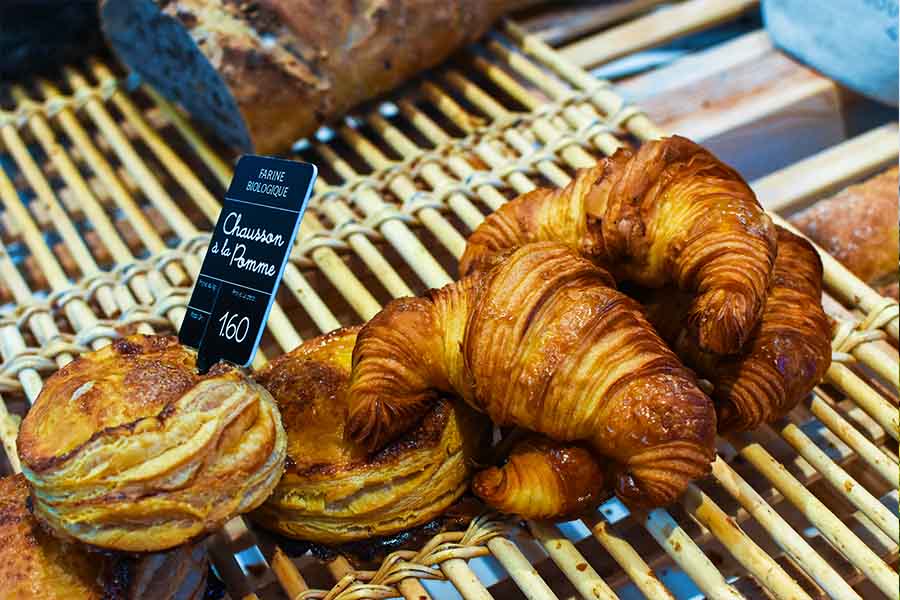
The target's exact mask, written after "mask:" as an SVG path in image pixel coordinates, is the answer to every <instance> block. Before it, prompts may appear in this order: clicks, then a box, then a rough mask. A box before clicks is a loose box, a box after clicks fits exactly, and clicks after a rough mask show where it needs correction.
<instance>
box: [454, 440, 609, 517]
mask: <svg viewBox="0 0 900 600" xmlns="http://www.w3.org/2000/svg"><path fill="white" fill-rule="evenodd" d="M605 484H606V481H605V477H604V467H603V466H602V465H601V463H600V462H599V461H598V460H597V458H596V457H595V456H594V455H593V454H592V453H591V451H590V450H589V449H587V448H583V447H581V446H578V445H575V444H568V443H563V442H557V441H554V440H551V439H549V438H546V437H542V436H538V435H531V436H530V437H528V438H526V439H524V440H522V441H520V442H518V443H517V444H516V445H515V447H513V449H512V452H511V453H510V455H509V458H508V460H507V462H506V464H504V465H503V466H502V467H499V468H497V467H490V468H488V469H485V470H483V471H480V472H479V473H478V474H477V475H476V476H475V479H474V480H473V481H472V491H473V492H475V494H476V495H477V496H478V497H479V498H481V499H482V500H484V501H485V502H486V503H487V504H489V505H490V506H493V507H494V508H496V509H497V510H500V511H502V512H505V513H510V514H517V515H521V516H522V517H524V518H526V519H549V518H558V517H564V516H575V515H577V514H578V513H580V512H584V511H586V510H590V509H592V508H594V507H596V506H597V505H598V504H600V502H602V501H603V500H604V499H605V498H606V497H608V496H609V492H608V488H607V486H606V485H605Z"/></svg>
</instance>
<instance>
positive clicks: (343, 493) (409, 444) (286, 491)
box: [252, 328, 489, 544]
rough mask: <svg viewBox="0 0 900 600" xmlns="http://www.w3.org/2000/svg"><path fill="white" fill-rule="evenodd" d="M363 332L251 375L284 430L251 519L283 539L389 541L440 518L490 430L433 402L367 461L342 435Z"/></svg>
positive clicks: (340, 333)
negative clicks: (283, 456) (272, 482)
mask: <svg viewBox="0 0 900 600" xmlns="http://www.w3.org/2000/svg"><path fill="white" fill-rule="evenodd" d="M358 331H359V328H348V329H340V330H337V331H334V332H332V333H330V334H327V335H325V336H321V337H319V338H316V339H313V340H309V341H307V342H304V343H303V344H302V345H300V346H299V347H297V348H296V349H294V350H293V351H292V352H290V353H288V354H285V355H283V356H281V357H278V358H277V359H275V360H274V361H272V362H271V363H270V364H268V365H266V367H265V368H264V369H263V370H261V371H260V372H258V373H257V374H256V379H257V381H259V382H260V383H261V384H262V385H263V386H264V387H266V388H267V389H268V390H269V391H270V392H271V393H272V395H273V396H274V398H275V400H276V402H277V403H278V407H279V408H280V410H281V413H282V418H283V420H284V425H285V429H286V431H287V439H288V445H287V456H288V457H287V465H288V466H287V469H286V471H285V474H284V477H283V478H282V479H281V482H280V483H279V484H278V486H277V487H276V488H275V491H274V493H273V494H272V496H271V497H270V498H269V499H268V500H267V501H266V503H265V504H263V505H262V506H261V507H260V508H259V509H257V510H256V511H254V512H253V513H252V518H253V519H254V520H256V521H257V522H259V523H260V524H261V525H263V526H264V527H266V528H268V529H271V530H273V531H277V532H278V533H281V534H283V535H286V536H289V537H292V538H297V539H303V540H310V541H315V542H318V543H323V544H338V543H344V542H349V541H355V540H360V539H365V538H370V537H373V536H384V535H392V534H395V533H398V532H400V531H403V530H405V529H409V528H410V527H414V526H417V525H421V524H423V523H426V522H428V521H430V520H432V519H434V518H436V517H437V516H438V515H440V514H441V513H442V512H443V511H444V510H445V509H446V508H447V507H448V506H450V504H452V503H453V502H455V501H456V500H457V499H458V498H459V497H460V496H461V495H462V494H463V493H464V492H465V491H466V489H467V488H468V484H469V479H470V476H471V469H472V467H471V465H472V464H473V462H474V460H475V456H476V453H477V451H478V449H479V446H480V445H482V443H485V444H486V443H487V438H486V434H487V433H488V432H489V423H488V421H487V420H486V419H484V418H483V417H481V416H479V415H477V414H475V413H474V412H473V411H472V410H471V409H469V408H468V407H466V406H465V405H459V406H454V405H453V404H452V403H451V402H449V401H448V400H445V399H440V400H438V401H437V402H436V403H435V405H434V406H433V407H431V408H430V409H429V410H428V412H427V413H426V414H425V415H424V416H423V417H422V418H421V419H420V420H418V421H417V422H416V423H415V424H414V425H413V426H412V427H411V428H410V429H409V430H408V431H406V432H405V433H404V435H403V436H401V437H400V438H399V439H397V440H395V441H394V442H393V443H391V444H390V445H388V446H387V447H386V448H384V449H382V450H381V451H380V452H377V453H374V454H371V453H369V451H368V450H367V448H365V447H364V446H362V445H361V444H358V443H356V442H354V441H352V440H351V439H350V438H349V436H347V435H346V434H345V420H346V417H347V395H346V391H347V385H348V383H349V380H350V365H351V356H352V352H353V346H354V344H355V343H356V338H357V333H358Z"/></svg>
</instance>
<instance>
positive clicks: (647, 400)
mask: <svg viewBox="0 0 900 600" xmlns="http://www.w3.org/2000/svg"><path fill="white" fill-rule="evenodd" d="M439 392H445V393H448V392H450V393H456V394H458V395H459V396H460V397H461V398H462V399H464V400H465V401H466V403H467V404H469V405H470V406H472V407H473V408H475V409H477V410H479V411H481V412H483V413H485V414H486V415H487V416H488V417H490V419H491V420H492V421H493V422H494V423H496V424H497V425H500V426H517V427H521V428H523V429H527V430H530V431H532V432H536V433H540V434H543V435H544V436H545V437H548V438H550V439H553V440H557V441H559V442H577V443H579V445H583V447H585V448H589V449H590V450H591V451H592V452H593V453H595V454H596V455H597V457H598V458H601V459H602V460H606V461H607V462H608V463H611V464H610V467H609V481H610V485H611V486H612V487H614V489H615V492H616V494H617V495H618V496H619V498H620V499H622V500H623V501H624V502H625V503H626V504H628V505H629V506H631V507H632V508H649V507H657V506H664V505H666V504H670V503H671V502H673V501H674V500H675V499H676V498H677V497H678V496H679V495H680V494H681V493H682V492H683V491H684V489H685V488H686V487H687V485H688V483H689V482H690V481H691V480H693V479H697V478H699V477H702V476H704V475H706V474H707V473H709V470H710V463H711V462H712V459H713V457H714V456H715V433H716V415H715V411H714V407H713V404H712V402H711V401H710V400H709V398H707V397H706V396H705V395H704V394H703V392H701V391H700V389H699V388H698V387H697V382H696V379H695V377H694V375H693V373H692V372H691V371H689V370H688V369H687V368H685V367H684V366H683V365H682V364H681V363H680V362H679V360H678V358H677V357H676V356H675V355H674V354H673V353H672V351H671V350H670V349H669V347H668V346H666V344H665V343H664V342H663V341H662V340H661V339H660V338H659V336H658V335H657V334H656V332H655V331H654V329H653V328H652V327H651V326H650V324H649V323H648V322H647V321H646V319H645V318H644V315H643V312H642V309H641V307H640V305H638V304H637V302H635V301H634V300H632V299H631V298H628V297H627V296H625V295H624V294H622V293H620V292H618V291H617V290H616V289H615V287H614V282H613V279H612V276H611V275H610V274H609V273H608V272H607V271H605V270H604V269H602V268H600V267H598V266H597V265H595V264H594V263H592V262H591V261H589V260H587V259H585V258H583V257H581V256H580V255H578V254H577V253H576V252H574V251H573V250H572V249H571V248H569V247H567V246H565V245H562V244H557V243H551V242H540V243H533V244H526V245H525V246H522V247H520V248H518V249H516V250H515V251H514V252H512V253H511V254H509V255H508V256H507V257H506V258H505V260H503V261H502V262H500V263H498V264H497V265H495V266H494V267H492V268H491V269H489V270H487V271H476V272H475V273H474V274H472V275H469V276H468V277H464V278H463V279H461V280H460V281H458V282H456V283H453V284H449V285H446V286H444V287H443V288H441V289H438V290H431V291H430V292H428V293H427V295H426V296H424V297H420V298H399V299H397V300H393V301H392V302H390V303H388V304H387V305H386V306H385V307H384V309H383V310H382V311H381V312H379V313H378V314H377V315H375V316H374V317H373V318H372V319H371V320H370V321H369V322H368V323H367V324H366V325H365V326H364V327H363V328H362V330H361V331H360V333H359V339H358V340H357V342H356V347H355V348H354V350H353V372H352V374H351V382H350V386H349V388H348V398H349V401H348V403H349V416H348V432H349V433H350V434H351V435H352V437H353V439H354V440H356V441H358V442H360V443H364V444H367V446H368V447H370V448H380V447H382V446H383V445H384V444H385V443H387V442H390V441H391V440H393V439H395V438H396V436H397V435H400V434H402V433H403V432H405V431H408V428H409V426H410V425H411V424H412V423H414V422H415V419H416V417H417V416H419V415H422V414H423V413H424V412H425V411H427V410H429V409H430V408H431V407H432V406H433V403H434V401H435V399H436V398H437V397H438V393H439ZM532 450H534V449H532ZM548 452H549V454H550V455H549V456H548ZM553 453H554V449H553V448H549V449H544V450H541V451H540V452H539V454H540V455H541V457H537V456H536V455H534V454H533V453H531V454H532V456H534V457H535V458H539V460H540V461H541V462H542V463H543V466H542V467H541V468H544V469H546V470H547V471H548V472H549V471H551V470H554V471H558V469H557V468H556V467H555V465H553V464H552V463H553V462H555V461H556V460H557V458H554V456H553V455H552V454H553ZM579 454H580V453H579ZM587 472H588V471H587V469H585V470H584V471H582V473H587ZM510 475H511V473H510ZM548 481H550V480H549V479H548ZM482 482H483V483H490V480H488V481H484V480H482ZM551 483H552V481H551ZM493 488H494V486H493V485H490V486H488V485H485V486H481V487H479V486H476V487H475V488H474V489H475V491H476V492H479V490H481V491H486V492H488V493H486V494H485V495H484V496H483V498H484V499H485V500H488V501H490V500H492V499H494V498H498V499H499V498H501V497H504V496H505V497H507V498H508V497H509V494H508V493H503V494H495V493H494V490H493ZM562 495H564V496H567V497H569V498H571V494H570V493H565V492H564V491H563V494H562ZM576 495H580V494H576ZM522 504H523V503H518V502H516V503H514V502H503V503H501V506H498V508H502V507H504V506H510V505H514V506H516V509H515V510H517V511H519V512H520V514H522V516H525V517H528V518H530V517H531V516H532V515H531V514H528V513H526V511H525V510H524V508H520V507H522ZM536 504H537V503H535V505H536ZM540 504H541V510H540V512H539V513H538V514H539V515H540V517H538V518H542V517H544V516H547V515H548V513H549V512H550V511H549V510H546V508H547V507H560V508H561V509H562V510H568V505H569V504H568V502H566V501H562V502H559V501H555V500H554V501H552V502H551V501H549V499H548V498H546V497H545V498H544V499H543V500H541V503H540ZM535 516H536V517H537V516H538V515H535Z"/></svg>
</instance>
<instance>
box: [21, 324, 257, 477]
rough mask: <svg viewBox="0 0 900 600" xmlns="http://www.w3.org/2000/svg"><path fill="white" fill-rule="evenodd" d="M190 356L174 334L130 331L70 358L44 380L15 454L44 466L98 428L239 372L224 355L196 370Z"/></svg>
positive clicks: (125, 422) (156, 414)
mask: <svg viewBox="0 0 900 600" xmlns="http://www.w3.org/2000/svg"><path fill="white" fill-rule="evenodd" d="M196 357H197V355H196V352H194V351H193V350H192V349H190V348H187V347H185V346H182V345H181V344H179V343H178V339H177V338H175V337H169V336H133V337H129V338H122V339H118V340H116V341H114V342H112V343H111V344H110V345H109V346H107V347H105V348H103V349H102V350H99V351H97V352H91V353H89V354H86V355H83V356H81V357H79V358H76V359H75V360H73V361H72V362H70V363H69V364H68V365H66V366H64V367H63V368H61V369H60V370H59V371H57V372H56V373H55V374H54V376H53V377H51V378H49V379H48V380H47V382H46V383H45V384H44V387H43V389H42V390H41V394H40V397H39V399H38V401H37V402H36V403H35V405H34V407H33V408H32V409H31V411H30V412H29V418H28V419H26V420H25V422H23V424H22V429H21V431H20V433H19V438H18V449H19V456H20V457H21V458H22V460H23V461H24V462H26V463H28V465H29V467H30V468H31V469H32V470H34V471H40V470H43V469H44V468H49V467H51V466H52V465H53V463H55V462H58V461H60V460H63V459H65V457H67V456H69V455H71V454H72V453H73V452H74V451H76V450H77V449H78V448H79V447H81V446H83V445H84V444H85V443H86V442H88V441H90V440H93V439H96V438H97V437H99V436H102V435H115V434H116V433H117V430H119V431H121V432H122V433H124V432H125V431H127V430H128V429H134V428H135V427H137V426H138V424H139V423H140V422H141V420H142V419H146V418H148V417H149V418H156V419H158V420H160V421H165V419H166V418H167V417H168V416H169V415H171V411H172V409H171V405H172V404H173V403H174V402H175V401H176V400H178V399H179V398H181V397H182V396H183V395H184V394H185V393H186V392H187V391H188V390H190V389H192V388H193V387H194V386H196V385H198V384H199V383H201V382H204V381H209V380H216V381H223V380H228V381H234V382H239V381H240V380H241V377H242V376H241V374H240V372H239V371H238V370H237V369H236V368H234V367H231V366H228V365H226V364H225V363H220V364H218V365H216V366H214V367H213V368H212V369H210V370H209V371H208V372H207V373H206V375H200V374H199V373H198V372H197V367H196V366H195V363H196ZM41 398H53V399H54V401H53V402H46V401H44V402H42V401H41ZM113 398H115V399H117V401H114V402H111V401H110V399H113Z"/></svg>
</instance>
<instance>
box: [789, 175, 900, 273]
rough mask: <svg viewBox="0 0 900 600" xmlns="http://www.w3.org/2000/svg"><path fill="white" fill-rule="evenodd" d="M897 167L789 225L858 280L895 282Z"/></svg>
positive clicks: (801, 216)
mask: <svg viewBox="0 0 900 600" xmlns="http://www.w3.org/2000/svg"><path fill="white" fill-rule="evenodd" d="M897 206H898V205H897V167H894V168H892V169H889V170H887V171H885V172H884V173H881V174H879V175H876V176H875V177H872V178H870V179H868V180H866V181H864V182H863V183H860V184H858V185H852V186H850V187H848V188H846V189H844V190H843V191H841V192H839V193H837V194H835V195H834V196H832V197H831V198H828V199H826V200H822V201H821V202H817V203H816V204H814V205H813V206H812V207H810V208H808V209H806V210H804V211H803V212H801V213H799V214H797V215H795V216H793V217H792V218H791V219H790V220H791V223H793V224H794V225H795V226H796V227H797V228H798V229H800V230H801V231H802V232H803V233H805V234H806V235H807V236H809V238H810V239H811V240H813V241H814V242H816V243H817V244H818V245H819V246H821V247H822V248H823V249H825V250H827V251H828V253H829V254H831V255H832V256H834V257H835V258H837V259H838V260H839V261H841V262H842V263H843V264H844V266H845V267H847V268H848V269H850V270H851V271H852V272H853V273H854V274H856V276H857V277H859V278H860V279H862V280H863V281H867V282H869V283H872V284H889V283H893V282H896V281H897V262H898V254H900V249H898V237H897V236H898V225H897V223H898V214H897Z"/></svg>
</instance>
